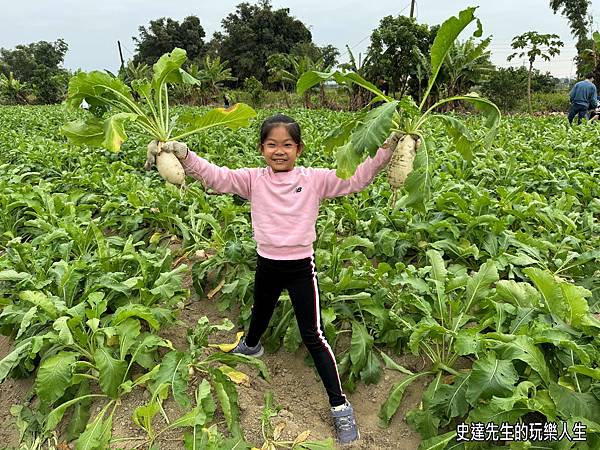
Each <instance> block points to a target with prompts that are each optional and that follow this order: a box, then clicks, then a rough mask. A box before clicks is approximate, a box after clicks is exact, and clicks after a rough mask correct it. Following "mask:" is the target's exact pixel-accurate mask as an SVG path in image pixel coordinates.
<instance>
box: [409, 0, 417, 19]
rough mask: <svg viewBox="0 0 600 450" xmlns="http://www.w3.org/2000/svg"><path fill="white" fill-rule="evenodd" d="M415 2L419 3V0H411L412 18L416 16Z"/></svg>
mask: <svg viewBox="0 0 600 450" xmlns="http://www.w3.org/2000/svg"><path fill="white" fill-rule="evenodd" d="M415 3H417V0H411V1H410V18H411V19H412V18H413V17H415Z"/></svg>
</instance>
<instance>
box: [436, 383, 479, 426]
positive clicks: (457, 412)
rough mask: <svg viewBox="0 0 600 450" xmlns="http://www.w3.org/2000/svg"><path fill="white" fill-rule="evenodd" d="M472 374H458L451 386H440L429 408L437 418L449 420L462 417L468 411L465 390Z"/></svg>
mask: <svg viewBox="0 0 600 450" xmlns="http://www.w3.org/2000/svg"><path fill="white" fill-rule="evenodd" d="M471 375H472V372H470V373H468V374H460V375H457V376H456V377H455V378H454V382H453V383H452V384H441V385H440V386H439V387H438V388H437V391H436V392H435V395H434V396H433V398H432V399H431V401H430V408H431V410H432V411H433V412H434V414H436V415H437V416H441V417H444V418H446V419H451V418H453V417H462V416H464V415H465V414H467V412H468V411H469V404H468V402H467V389H468V388H469V385H470V382H471Z"/></svg>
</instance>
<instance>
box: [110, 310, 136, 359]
mask: <svg viewBox="0 0 600 450" xmlns="http://www.w3.org/2000/svg"><path fill="white" fill-rule="evenodd" d="M115 328H116V329H117V334H118V335H119V358H120V359H125V356H126V355H127V353H128V352H129V350H130V349H131V348H132V347H133V345H134V344H135V343H136V341H137V338H138V336H139V335H140V322H139V320H135V319H131V318H129V319H125V320H124V321H123V322H121V323H119V324H118V325H117V326H116V327H115Z"/></svg>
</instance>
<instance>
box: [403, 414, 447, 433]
mask: <svg viewBox="0 0 600 450" xmlns="http://www.w3.org/2000/svg"><path fill="white" fill-rule="evenodd" d="M406 422H407V423H408V424H409V425H410V426H411V428H412V429H413V430H415V431H417V432H418V433H419V434H420V435H421V438H422V439H429V438H431V437H433V436H437V434H438V428H439V426H440V418H439V417H436V416H435V415H433V413H432V412H431V411H430V410H429V409H425V410H419V409H414V410H412V411H409V412H408V413H407V414H406Z"/></svg>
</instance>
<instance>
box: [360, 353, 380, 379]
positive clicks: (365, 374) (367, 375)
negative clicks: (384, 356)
mask: <svg viewBox="0 0 600 450" xmlns="http://www.w3.org/2000/svg"><path fill="white" fill-rule="evenodd" d="M380 378H381V364H380V362H379V358H377V355H376V354H375V352H374V351H370V352H369V353H367V362H366V364H365V366H364V368H363V369H362V370H361V371H360V379H361V380H363V381H364V382H365V384H375V383H379V379H380Z"/></svg>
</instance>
